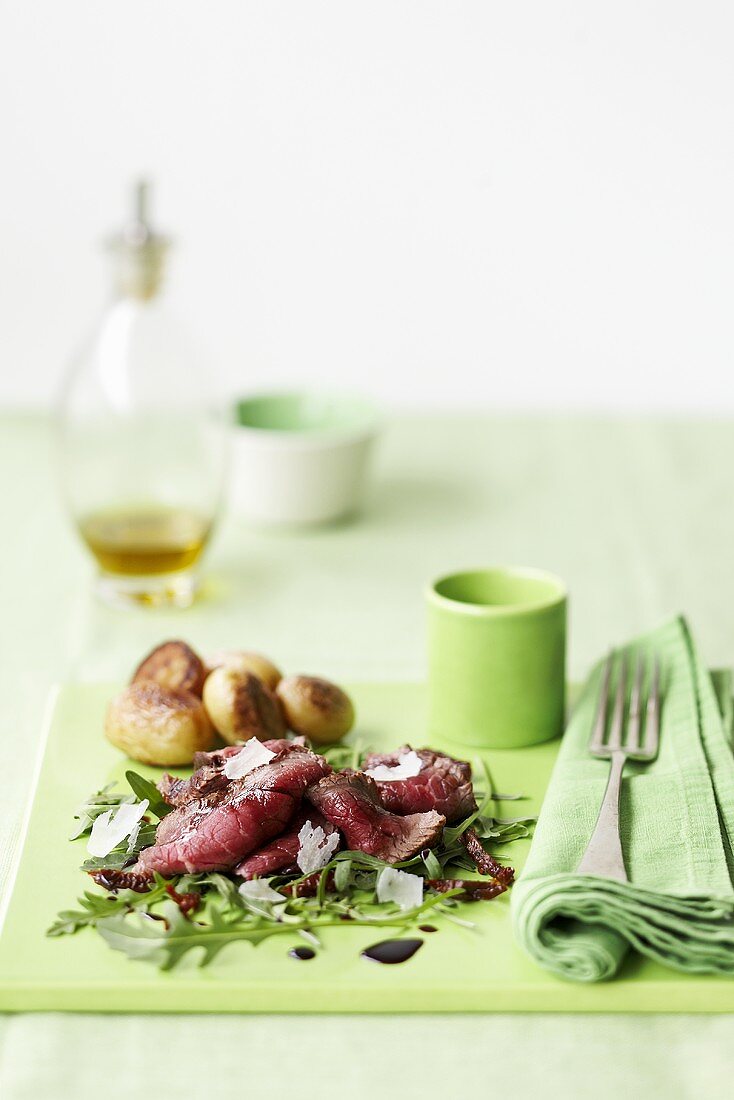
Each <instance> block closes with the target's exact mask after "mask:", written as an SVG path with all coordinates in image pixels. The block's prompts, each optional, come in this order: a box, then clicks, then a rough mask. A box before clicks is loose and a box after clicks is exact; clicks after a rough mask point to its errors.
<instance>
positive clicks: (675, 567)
mask: <svg viewBox="0 0 734 1100" xmlns="http://www.w3.org/2000/svg"><path fill="white" fill-rule="evenodd" d="M732 471H734V424H732V423H729V422H724V421H716V422H696V423H688V422H659V421H651V420H644V421H642V420H635V421H622V420H614V419H597V418H568V417H556V418H552V419H548V418H527V417H523V418H517V417H512V418H510V417H502V418H499V417H492V416H489V415H484V414H482V415H480V414H472V415H467V416H457V415H452V416H449V417H447V416H438V415H432V416H426V415H422V416H411V417H408V416H402V417H400V418H396V419H395V420H394V421H393V422H392V424H391V425H390V426H389V428H388V430H387V431H386V434H385V438H384V440H383V441H382V445H381V448H380V451H379V453H378V459H377V464H376V472H375V479H374V484H373V487H372V491H371V496H370V500H369V503H368V506H367V508H366V510H365V513H364V515H363V516H362V517H361V519H360V520H359V521H358V522H355V523H352V524H344V525H341V526H335V527H332V528H329V529H321V530H314V531H311V532H303V533H300V534H287V535H286V534H273V533H270V534H268V533H264V532H254V531H252V530H249V529H248V528H247V527H246V526H245V525H244V524H242V523H241V522H240V521H238V520H237V519H236V518H235V517H233V516H228V517H226V518H225V520H224V521H223V523H222V524H221V527H220V529H219V532H218V534H217V537H216V539H215V541H214V544H213V546H212V548H211V551H210V554H209V557H208V560H207V563H206V575H207V581H206V584H205V586H204V591H203V595H202V598H201V599H200V601H199V602H198V603H197V605H196V606H195V607H194V608H193V609H191V610H190V611H187V612H165V613H163V612H146V611H136V612H124V611H113V610H110V609H107V608H105V607H102V606H100V605H99V604H97V603H96V601H95V600H94V599H93V598H92V596H91V575H92V574H91V566H90V563H89V562H88V561H87V559H86V557H85V555H84V553H83V551H82V550H81V549H80V547H79V545H78V544H77V542H76V539H75V536H74V535H73V533H72V532H71V530H70V529H69V526H68V522H67V520H66V517H65V515H64V513H63V509H62V506H61V502H60V495H59V490H58V485H57V483H56V478H55V471H54V463H53V450H52V438H51V432H50V429H49V425H48V423H47V421H46V420H45V418H43V417H40V416H34V415H21V414H9V413H6V414H4V415H2V416H0V490H1V492H2V498H1V499H2V502H3V517H4V538H3V539H2V542H1V543H0V606H1V607H2V616H0V619H1V622H0V631H1V632H2V634H1V638H2V646H1V647H0V652H2V660H1V661H0V700H1V703H0V706H1V707H2V724H1V725H0V768H2V769H3V774H4V775H6V776H12V782H11V783H9V784H6V789H5V791H4V798H3V801H2V804H1V805H0V882H1V881H2V878H4V877H5V875H6V874H7V868H8V864H9V861H10V858H11V856H12V852H13V850H14V846H15V842H16V839H17V836H18V830H19V826H20V821H21V819H22V815H23V812H24V808H25V806H26V803H27V799H28V792H29V787H30V783H31V777H32V772H33V763H34V758H35V754H36V747H37V743H38V738H39V735H40V731H41V728H42V722H43V714H44V708H45V705H46V699H47V696H48V693H49V689H50V688H51V686H52V684H54V683H55V682H59V681H64V680H69V679H76V680H102V679H104V680H115V679H120V678H121V677H123V676H125V674H126V673H127V672H128V670H129V669H130V668H132V667H133V665H134V664H135V663H136V661H137V659H138V658H139V656H140V655H141V653H142V652H143V651H144V650H145V649H146V647H151V646H152V645H153V644H155V643H156V642H157V641H159V640H160V639H162V638H165V637H169V636H183V637H185V638H187V639H189V640H190V641H191V642H192V643H193V644H194V645H195V646H196V647H197V648H199V649H201V650H203V651H204V652H206V651H207V650H210V649H215V648H223V647H230V646H247V647H248V648H253V649H261V650H263V651H264V652H266V653H270V654H272V656H273V657H274V658H275V659H276V660H277V661H278V663H279V664H281V665H282V666H284V667H285V668H287V669H289V670H294V671H296V670H302V671H306V672H309V671H312V672H319V673H322V674H324V675H330V676H333V677H335V678H337V679H340V678H341V679H351V680H357V679H362V680H379V679H389V680H406V679H421V678H422V677H423V672H424V629H423V614H424V613H423V601H422V590H423V587H424V586H425V584H426V583H427V582H428V581H429V580H430V579H431V578H432V577H433V576H435V575H437V574H439V573H441V572H444V571H448V570H452V569H455V568H461V567H464V566H472V565H476V564H481V563H493V562H502V563H517V564H530V565H536V566H540V567H543V568H546V569H550V570H552V571H554V572H557V573H559V574H560V575H561V576H563V577H565V578H566V580H567V582H568V585H569V588H570V592H571V608H570V618H571V631H570V672H571V675H572V676H573V677H576V678H578V677H579V676H581V675H583V673H584V671H585V670H586V668H587V667H588V665H589V664H590V663H591V661H592V660H593V659H594V658H595V657H596V656H597V655H598V654H599V653H601V652H603V651H604V650H605V649H606V648H607V647H608V646H609V645H610V644H611V643H614V642H619V641H622V640H624V639H625V638H626V637H628V636H630V635H632V634H634V633H635V632H637V631H640V630H643V629H645V628H647V627H649V626H652V625H654V624H655V623H656V622H657V621H659V620H661V619H662V618H664V617H665V616H666V615H668V614H669V613H670V612H672V611H676V610H685V612H686V613H687V615H688V616H689V619H690V621H691V624H692V626H693V629H694V630H695V632H696V635H697V638H698V641H699V644H700V646H701V649H702V652H703V654H704V655H705V657H706V658H707V660H708V661H709V662H710V663H711V664H714V665H727V664H729V665H734V617H733V616H732V614H731V597H732V594H733V589H734V579H733V578H732V575H731V539H732V536H733V535H734V511H733V509H732V507H731V504H732ZM194 1036H195V1037H196V1040H197V1042H196V1049H197V1050H198V1051H199V1052H201V1051H205V1052H207V1054H206V1057H205V1060H206V1073H207V1078H208V1079H209V1081H210V1083H211V1088H210V1089H209V1090H208V1091H211V1093H212V1094H215V1093H216V1094H218V1095H219V1096H222V1097H227V1096H229V1095H232V1096H234V1095H238V1096H239V1095H241V1094H242V1087H243V1081H246V1080H247V1079H249V1080H258V1079H260V1080H265V1079H266V1075H267V1078H269V1079H271V1080H272V1077H273V1072H274V1067H275V1071H276V1072H277V1076H278V1079H279V1080H281V1081H283V1082H289V1091H290V1090H291V1088H292V1086H293V1083H294V1081H295V1080H298V1087H297V1092H298V1095H299V1098H302V1100H310V1097H316V1096H322V1097H328V1096H331V1095H334V1096H336V1095H337V1094H338V1095H339V1096H341V1095H343V1094H349V1095H351V1096H354V1097H360V1096H362V1095H365V1096H366V1095H369V1094H373V1093H378V1092H382V1093H383V1094H386V1095H388V1096H391V1095H400V1096H401V1097H402V1098H404V1100H412V1098H413V1097H415V1098H418V1097H419V1096H420V1097H425V1096H431V1095H438V1094H439V1093H443V1094H445V1095H451V1094H452V1092H454V1091H455V1082H456V1077H455V1073H456V1066H457V1064H459V1063H460V1065H461V1077H462V1079H463V1080H465V1081H466V1080H470V1081H476V1082H477V1083H480V1082H481V1081H482V1080H485V1081H487V1082H488V1087H489V1083H491V1087H492V1089H497V1088H501V1087H503V1086H504V1087H505V1088H507V1089H512V1090H513V1092H514V1095H515V1096H520V1097H522V1096H537V1095H543V1096H546V1097H547V1096H551V1095H555V1094H556V1092H557V1094H558V1095H561V1093H562V1092H563V1093H564V1094H566V1095H568V1094H570V1095H582V1094H583V1090H584V1088H585V1087H588V1086H587V1084H585V1083H588V1080H589V1075H593V1079H594V1092H595V1094H596V1096H597V1097H603V1096H607V1095H608V1096H612V1095H617V1094H618V1093H619V1090H620V1089H622V1088H625V1087H627V1088H628V1089H629V1088H632V1087H634V1090H635V1091H634V1095H647V1096H650V1097H656V1096H666V1097H688V1096H691V1097H693V1096H694V1095H695V1096H699V1095H701V1094H702V1093H706V1092H708V1095H710V1096H719V1095H724V1091H723V1081H724V1079H725V1078H724V1076H723V1075H724V1074H725V1073H728V1074H729V1075H730V1074H731V1072H732V1070H733V1069H734V1064H733V1063H732V1054H731V1051H732V1050H734V1042H733V1041H732V1040H734V1022H733V1021H732V1019H731V1018H730V1017H718V1018H716V1017H702V1018H695V1017H689V1016H678V1017H652V1018H649V1017H648V1018H645V1019H642V1018H640V1017H621V1018H613V1017H601V1018H600V1017H594V1018H590V1017H564V1016H561V1017H555V1018H551V1017H546V1016H530V1017H528V1016H497V1015H492V1016H466V1017H453V1018H449V1017H442V1016H428V1017H420V1018H415V1017H414V1018H410V1017H400V1018H399V1021H398V1022H397V1024H396V1020H395V1018H390V1017H377V1018H369V1019H366V1018H363V1017H326V1018H324V1017H320V1018H311V1017H301V1018H290V1017H289V1018H287V1019H286V1018H283V1017H257V1016H254V1017H242V1018H240V1017H235V1018H225V1017H209V1018H206V1019H205V1018H202V1017H194V1018H180V1017H158V1018H155V1019H153V1018H151V1017H145V1016H111V1017H105V1018H102V1017H98V1016H91V1015H90V1016H85V1015H66V1016H63V1015H55V1014H48V1015H42V1016H32V1015H29V1016H8V1017H4V1018H0V1095H2V1096H3V1097H4V1098H7V1100H16V1098H24V1100H25V1098H27V1097H36V1096H38V1097H44V1098H45V1097H48V1096H55V1097H61V1098H65V1097H67V1096H69V1097H70V1096H72V1095H73V1096H74V1097H75V1098H78V1100H84V1098H86V1097H87V1096H89V1097H92V1096H94V1097H96V1096H98V1095H99V1094H100V1092H101V1091H103V1093H104V1095H105V1096H106V1097H113V1098H114V1097H117V1096H120V1097H123V1096H125V1097H129V1096H130V1095H131V1094H132V1092H133V1091H134V1089H135V1086H136V1085H140V1084H141V1083H142V1082H143V1081H145V1083H146V1088H147V1089H149V1090H150V1091H151V1094H152V1093H154V1092H155V1091H156V1090H157V1089H161V1090H162V1089H165V1088H166V1086H168V1085H170V1081H171V1073H172V1071H173V1072H175V1071H174V1067H176V1066H182V1067H186V1066H187V1065H189V1064H190V1059H191V1045H192V1040H193V1039H194ZM396 1036H397V1037H399V1041H398V1042H396ZM439 1047H440V1053H438V1054H436V1053H434V1054H432V1055H431V1056H430V1057H429V1056H427V1054H426V1052H427V1051H430V1050H433V1051H434V1052H435V1051H436V1049H437V1048H439ZM327 1050H328V1051H329V1057H328V1060H326V1061H325V1060H324V1058H323V1055H324V1054H325V1052H326V1051H327ZM365 1050H370V1052H371V1055H370V1058H369V1059H368V1060H366V1059H365V1058H364V1051H365ZM161 1051H165V1058H162V1057H161ZM406 1051H408V1052H410V1057H409V1058H406V1057H405V1052H406ZM214 1052H216V1053H214ZM375 1052H379V1056H376V1055H375ZM622 1052H623V1054H622ZM120 1054H122V1055H124V1057H123V1058H122V1059H121V1060H120V1061H118V1057H119V1056H120ZM200 1057H201V1054H200V1055H199V1060H200ZM327 1061H328V1070H327V1069H326V1068H325V1067H326V1065H327ZM304 1062H308V1063H309V1064H310V1065H311V1069H310V1070H309V1073H308V1074H307V1075H305V1078H302V1075H301V1073H300V1067H302V1065H303V1064H304ZM113 1063H114V1065H115V1070H114V1074H111V1073H110V1072H109V1067H110V1065H111V1064H113ZM184 1072H185V1071H184ZM551 1082H556V1084H557V1088H554V1087H553V1086H552V1085H551ZM276 1095H277V1091H276Z"/></svg>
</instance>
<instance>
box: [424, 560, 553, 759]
mask: <svg viewBox="0 0 734 1100" xmlns="http://www.w3.org/2000/svg"><path fill="white" fill-rule="evenodd" d="M427 596H428V705H429V732H430V735H431V736H432V737H434V738H436V739H447V740H449V741H456V742H458V743H461V744H464V745H472V746H474V747H476V748H482V749H517V748H522V747H524V746H525V745H536V744H538V743H539V742H541V741H549V740H550V739H551V738H552V737H557V736H558V734H560V733H561V730H562V729H563V720H564V710H565V685H566V675H565V674H566V603H567V595H566V587H565V585H564V584H563V581H561V580H559V578H558V577H554V576H552V575H551V574H550V573H543V572H541V571H540V570H537V569H515V568H509V569H504V568H493V569H475V570H471V571H469V572H465V573H451V574H449V575H448V576H446V577H441V578H440V579H439V580H437V581H436V582H435V583H434V584H432V585H431V586H430V588H429V590H428V594H427Z"/></svg>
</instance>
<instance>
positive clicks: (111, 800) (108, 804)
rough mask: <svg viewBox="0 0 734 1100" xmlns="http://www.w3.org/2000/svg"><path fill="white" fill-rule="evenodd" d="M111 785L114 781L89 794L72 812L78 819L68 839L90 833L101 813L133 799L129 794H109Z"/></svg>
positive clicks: (75, 818) (74, 838)
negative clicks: (74, 811)
mask: <svg viewBox="0 0 734 1100" xmlns="http://www.w3.org/2000/svg"><path fill="white" fill-rule="evenodd" d="M113 787H114V783H108V784H107V786H106V787H103V788H102V790H101V791H97V793H96V794H92V795H90V796H89V798H88V799H87V800H86V802H83V803H82V804H81V806H80V807H79V808H78V810H77V811H76V813H75V814H74V820H75V821H78V822H79V824H78V826H77V827H76V829H75V830H74V832H73V833H72V834H71V836H70V837H69V840H76V839H77V838H78V837H80V836H84V835H85V834H86V833H90V832H91V831H92V825H93V824H94V822H95V821H96V819H97V818H98V817H101V815H102V814H106V813H107V811H108V810H116V809H117V808H118V807H119V806H121V805H122V803H123V802H133V801H134V799H133V798H132V797H131V796H130V795H124V794H111V793H110V792H111V791H112V788H113Z"/></svg>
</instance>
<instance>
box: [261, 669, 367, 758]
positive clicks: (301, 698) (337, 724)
mask: <svg viewBox="0 0 734 1100" xmlns="http://www.w3.org/2000/svg"><path fill="white" fill-rule="evenodd" d="M277 695H278V698H279V699H280V702H281V704H282V706H283V713H284V714H285V720H286V722H287V724H288V727H289V729H292V730H293V732H294V733H301V734H303V735H304V736H305V737H308V738H309V740H311V741H313V742H314V744H315V745H331V744H332V743H333V742H334V741H339V740H340V739H341V738H342V737H343V736H344V734H345V733H348V732H349V730H350V729H351V728H352V726H353V725H354V707H353V705H352V700H351V699H350V698H349V696H348V695H347V694H346V692H344V691H342V689H341V688H340V687H337V686H336V684H332V683H331V682H330V681H329V680H322V679H320V678H319V677H318V676H286V677H285V679H283V680H281V681H280V683H279V684H278V687H277Z"/></svg>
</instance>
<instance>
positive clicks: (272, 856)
mask: <svg viewBox="0 0 734 1100" xmlns="http://www.w3.org/2000/svg"><path fill="white" fill-rule="evenodd" d="M307 821H310V822H311V824H312V826H313V827H314V829H315V828H316V826H317V825H320V826H321V828H322V829H323V830H324V833H325V834H326V835H327V836H329V834H330V833H333V832H335V831H336V830H335V826H334V825H332V824H331V822H330V821H327V820H326V818H325V817H323V816H322V815H321V814H320V813H319V811H318V810H317V809H316V808H315V807H314V806H302V807H301V809H300V810H299V811H298V812H297V814H296V815H295V817H294V818H293V819H292V820H291V822H290V824H289V825H288V827H287V828H286V831H285V832H284V833H282V834H281V835H280V836H279V837H276V839H275V840H271V841H270V843H269V844H266V845H265V846H264V847H263V848H260V849H259V850H258V851H257V852H253V853H252V855H251V856H248V857H247V859H245V860H243V862H242V863H240V865H239V867H236V868H235V870H236V872H237V874H238V875H242V877H243V878H247V879H250V878H263V877H264V876H265V875H274V874H275V873H276V871H280V873H281V874H287V873H288V872H290V871H295V872H298V864H297V863H296V857H297V855H298V849H299V847H300V844H301V842H300V840H299V839H298V834H299V833H300V831H301V829H302V828H303V826H304V825H305V824H306V822H307Z"/></svg>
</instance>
